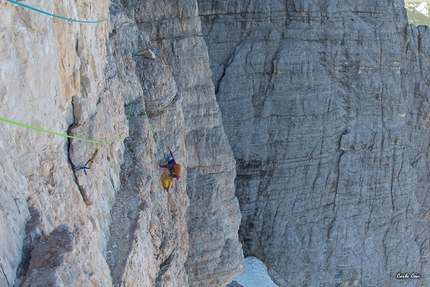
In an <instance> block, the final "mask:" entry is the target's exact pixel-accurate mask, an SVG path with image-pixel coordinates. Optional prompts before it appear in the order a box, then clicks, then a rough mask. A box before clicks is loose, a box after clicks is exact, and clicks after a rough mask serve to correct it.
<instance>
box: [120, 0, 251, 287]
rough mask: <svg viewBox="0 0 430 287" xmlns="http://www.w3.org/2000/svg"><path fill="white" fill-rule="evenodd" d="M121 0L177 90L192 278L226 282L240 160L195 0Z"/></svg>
mask: <svg viewBox="0 0 430 287" xmlns="http://www.w3.org/2000/svg"><path fill="white" fill-rule="evenodd" d="M122 3H123V5H124V8H125V9H126V11H127V13H129V14H130V16H131V18H132V19H133V20H135V21H136V24H137V27H138V30H139V31H140V32H142V33H144V34H146V35H147V36H148V39H149V42H148V44H147V47H148V48H153V49H159V50H160V51H161V53H162V55H163V57H164V59H165V61H166V63H168V65H169V66H170V67H171V72H172V75H173V77H174V80H175V82H176V84H177V85H178V87H179V90H180V103H181V106H182V110H183V116H184V141H185V149H186V154H187V158H186V159H185V158H183V160H184V161H186V162H187V176H186V180H187V194H188V196H189V198H190V205H189V207H188V211H187V224H188V233H189V252H188V257H187V261H186V264H185V266H186V270H187V274H188V284H189V285H190V286H202V285H204V286H223V285H225V284H226V283H228V282H229V281H230V280H231V279H232V278H233V277H234V276H236V275H238V274H240V272H241V271H242V270H243V267H242V264H243V263H242V261H243V255H242V250H241V245H240V243H239V241H238V239H237V231H238V227H239V222H240V211H239V206H238V201H237V199H236V197H235V195H234V178H235V162H234V159H233V156H232V152H231V148H230V145H229V144H228V142H227V140H226V136H225V134H224V130H223V126H222V121H221V115H220V111H219V107H218V104H217V103H216V101H215V96H214V87H213V84H212V82H211V73H210V70H209V58H208V55H207V48H206V45H205V42H204V40H203V38H202V37H201V36H200V33H201V27H200V19H199V16H198V10H197V2H196V1H191V0H190V1H174V2H171V3H160V2H157V1H123V2H122ZM142 72H145V71H142ZM169 116H170V117H172V116H175V114H174V113H173V114H170V115H169V114H167V115H166V117H167V118H168V117H169ZM178 120H179V119H173V122H172V124H169V125H168V126H163V127H162V128H161V126H160V130H162V131H163V130H164V133H165V135H166V136H168V135H169V131H168V130H169V128H171V127H169V126H171V125H173V126H174V125H175V123H177V121H178ZM164 144H165V145H167V144H166V143H164ZM165 150H166V149H165Z"/></svg>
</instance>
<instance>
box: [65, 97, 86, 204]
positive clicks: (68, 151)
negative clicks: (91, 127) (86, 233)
mask: <svg viewBox="0 0 430 287" xmlns="http://www.w3.org/2000/svg"><path fill="white" fill-rule="evenodd" d="M74 111H75V106H74V103H73V100H72V113H73V122H72V123H71V124H70V125H69V128H68V129H67V134H68V135H70V134H71V130H72V128H73V126H74V125H75V116H74V115H75V113H74ZM71 146H72V139H71V138H67V159H68V161H69V163H70V166H71V167H72V172H73V177H74V181H75V183H76V186H77V187H78V189H79V192H80V194H81V196H82V199H83V200H84V202H85V204H87V205H89V200H88V198H87V196H86V193H85V190H84V188H83V187H82V186H81V185H80V184H79V179H78V177H77V176H76V173H75V167H76V166H75V164H74V163H73V161H72V158H71V156H70V149H71Z"/></svg>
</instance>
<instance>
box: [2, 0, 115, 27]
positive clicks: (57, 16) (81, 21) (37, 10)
mask: <svg viewBox="0 0 430 287" xmlns="http://www.w3.org/2000/svg"><path fill="white" fill-rule="evenodd" d="M7 1H9V2H10V3H13V4H16V5H19V6H22V7H24V8H27V9H30V10H33V11H36V12H39V13H42V14H45V15H49V16H52V17H55V18H59V19H62V20H66V21H72V22H78V23H89V24H95V23H100V22H104V21H106V19H103V20H95V21H87V20H78V19H72V18H67V17H63V16H59V15H55V14H52V13H49V12H46V11H43V10H40V9H37V8H35V7H32V6H30V5H26V4H24V3H20V2H17V1H15V0H7Z"/></svg>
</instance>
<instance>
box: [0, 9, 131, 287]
mask: <svg viewBox="0 0 430 287" xmlns="http://www.w3.org/2000/svg"><path fill="white" fill-rule="evenodd" d="M34 5H36V4H34ZM37 5H38V8H40V9H42V10H45V11H49V12H52V13H54V14H57V15H63V16H66V17H70V18H75V19H88V20H96V19H103V18H106V17H108V2H107V1H99V2H98V3H97V5H93V3H92V2H90V1H80V2H79V3H76V2H75V1H61V2H55V3H54V2H52V1H42V2H39V3H37ZM1 6H2V8H1V9H0V11H1V12H0V19H1V20H0V31H1V32H0V33H1V34H0V35H1V38H2V41H1V45H0V49H1V53H0V54H1V56H0V62H1V66H0V86H1V99H0V101H1V103H0V114H1V117H4V118H8V119H12V120H15V121H19V122H22V123H25V124H30V125H33V126H37V127H40V128H44V129H47V130H50V131H54V132H59V133H63V134H66V133H68V134H70V135H74V136H78V137H82V138H86V139H92V140H97V141H100V140H101V141H104V140H111V139H120V138H125V137H126V136H127V133H128V127H127V124H126V121H125V115H124V109H123V106H124V104H123V101H122V97H121V91H120V90H119V89H116V90H115V89H113V88H112V87H111V86H110V83H109V82H106V81H105V63H106V40H107V35H108V31H109V29H110V28H109V22H103V23H99V24H91V25H84V24H78V23H72V22H67V21H64V20H60V19H56V18H53V17H49V16H47V15H43V14H41V13H37V12H35V11H31V10H29V9H25V8H22V7H19V6H17V5H14V4H12V3H10V2H6V1H3V2H2V3H1ZM111 88H112V89H111ZM0 135H1V153H2V161H1V170H2V172H1V178H0V182H1V187H0V188H1V193H0V194H1V197H2V200H1V202H2V204H1V205H2V208H1V211H0V212H1V214H2V220H1V224H2V226H3V227H4V229H3V230H7V232H4V233H2V236H1V237H2V238H1V240H2V243H1V248H2V251H1V252H0V254H1V255H0V256H1V267H2V274H1V276H0V277H1V278H0V280H1V283H0V285H2V286H13V284H14V281H15V277H19V278H23V277H22V276H23V275H25V274H26V273H27V276H25V280H23V286H46V285H47V284H48V283H49V284H52V286H54V285H55V286H93V285H94V286H111V280H110V276H109V268H108V265H107V264H106V262H105V260H104V258H103V252H105V249H106V246H107V240H108V238H109V224H110V207H111V206H112V204H113V201H114V194H115V191H116V190H117V189H118V187H119V166H120V163H121V158H122V143H121V142H122V141H121V140H119V141H117V142H115V143H111V144H105V145H100V146H99V151H98V154H97V157H96V158H95V160H94V163H93V165H92V168H91V170H88V171H87V173H88V175H87V176H86V175H85V174H84V171H83V170H80V171H76V172H75V173H74V172H73V170H72V164H71V162H72V163H73V164H74V165H84V163H85V162H86V161H88V160H89V159H90V158H91V155H92V154H93V153H94V151H95V148H96V147H95V144H94V143H89V142H82V141H78V140H73V139H67V138H65V137H61V136H56V135H52V134H49V133H43V132H40V131H35V130H31V129H28V128H23V127H20V126H16V125H12V124H8V123H4V122H2V123H1V124H0ZM69 157H70V160H71V162H70V161H69V159H68V158H69ZM47 250H49V251H47ZM30 251H32V252H31V253H30ZM47 253H48V254H50V257H49V258H47ZM30 259H31V261H30ZM20 262H21V264H20ZM19 264H20V265H19ZM40 274H43V276H41V275H40ZM18 281H19V280H18Z"/></svg>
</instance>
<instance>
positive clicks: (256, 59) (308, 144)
mask: <svg viewBox="0 0 430 287" xmlns="http://www.w3.org/2000/svg"><path fill="white" fill-rule="evenodd" d="M403 5H404V4H403V2H402V1H397V0H395V1H337V0H326V1H300V0H289V1H270V2H268V1H258V0H256V1H252V0H243V1H230V2H227V1H204V0H200V1H199V13H200V15H201V17H202V26H203V34H204V37H205V39H206V42H207V45H208V48H209V55H210V59H211V69H212V71H213V81H214V83H215V88H216V91H217V100H218V103H219V105H220V107H221V111H222V115H223V121H224V128H225V131H226V133H227V135H228V139H229V142H230V144H231V146H232V148H233V153H234V156H235V159H236V162H237V178H236V195H237V196H238V198H239V201H240V206H241V211H242V224H241V228H240V238H241V241H242V244H243V247H244V252H245V255H255V256H257V257H258V258H260V259H262V260H263V261H264V262H265V263H266V265H267V266H268V269H269V274H271V276H272V277H273V279H274V280H275V282H277V283H278V284H279V286H427V285H429V284H430V279H429V278H430V274H429V270H430V269H429V267H430V266H429V262H428V256H429V251H430V250H429V241H428V238H429V231H430V230H429V227H428V223H429V214H428V208H429V199H428V196H427V195H428V190H429V187H430V186H429V177H428V174H429V173H428V171H429V170H428V165H427V162H428V150H427V149H428V146H429V137H428V131H429V121H428V114H429V98H428V92H429V81H428V75H427V71H428V70H429V67H430V66H429V64H430V63H429V60H428V59H429V57H428V53H429V52H428V47H429V44H430V42H429V41H430V38H429V30H428V28H427V27H419V28H416V27H414V26H408V24H407V20H406V15H405V9H404V6H403ZM399 272H400V273H402V274H405V273H408V274H411V273H412V272H415V273H419V274H420V276H421V279H419V280H399V279H396V276H397V274H398V273H399Z"/></svg>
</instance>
